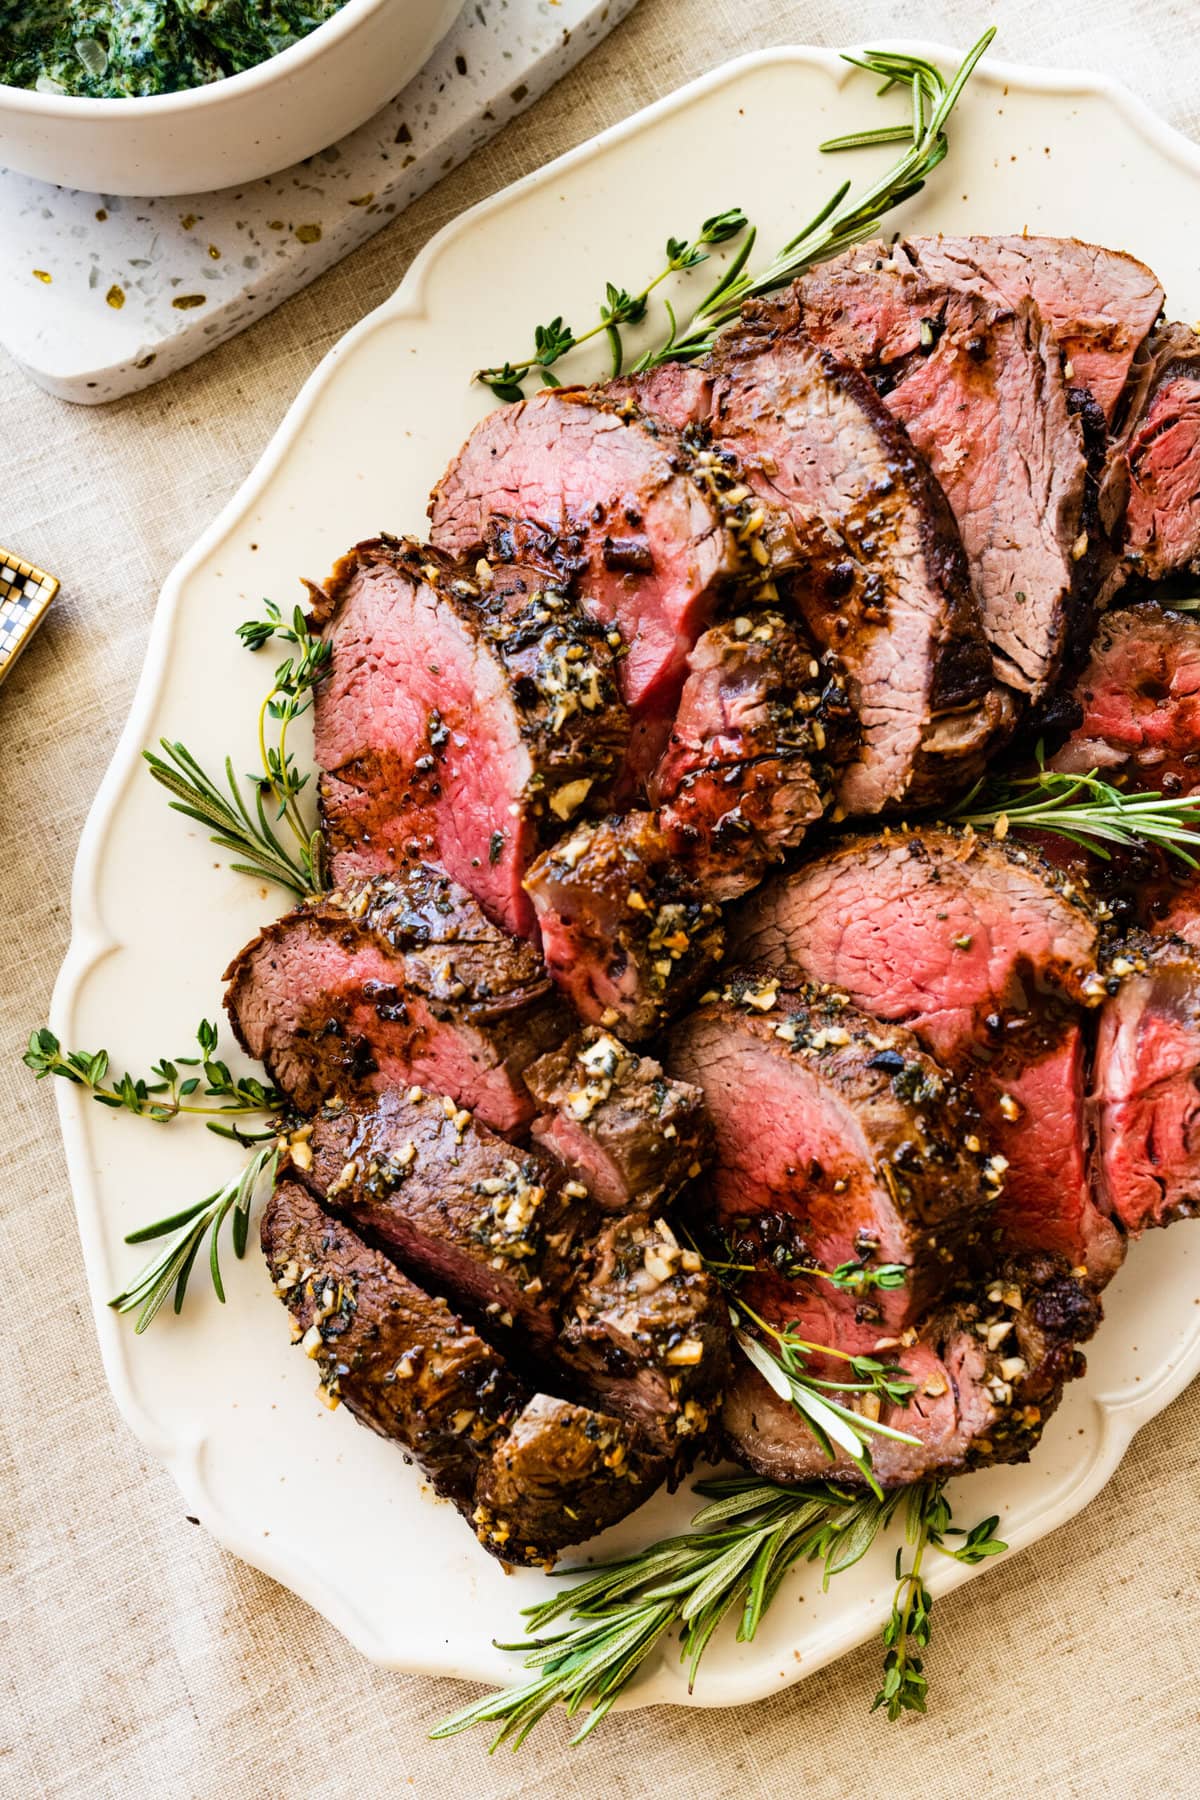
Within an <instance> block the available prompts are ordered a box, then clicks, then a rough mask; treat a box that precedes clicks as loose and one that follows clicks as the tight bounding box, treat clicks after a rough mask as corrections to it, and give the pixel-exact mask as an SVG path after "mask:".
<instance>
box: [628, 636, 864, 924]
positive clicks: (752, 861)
mask: <svg viewBox="0 0 1200 1800" xmlns="http://www.w3.org/2000/svg"><path fill="white" fill-rule="evenodd" d="M856 735H857V734H856V733H855V732H854V730H853V724H852V714H851V712H850V708H849V705H848V701H847V697H846V688H845V681H844V678H843V676H842V675H841V673H840V671H839V669H838V666H837V663H836V659H835V658H833V657H832V656H831V654H830V653H829V652H825V653H824V654H823V655H822V656H821V657H818V656H817V655H816V654H815V652H814V649H813V646H812V644H811V641H810V640H809V638H808V635H807V633H806V632H805V631H804V630H803V628H802V627H801V626H800V625H799V623H798V621H797V622H792V621H789V620H787V619H785V618H784V617H783V616H782V615H781V614H779V613H777V612H773V611H758V612H755V613H753V614H747V613H742V614H739V615H738V616H737V617H736V618H733V619H730V620H727V621H725V622H723V623H721V624H719V625H714V626H711V627H710V628H709V630H708V631H706V632H705V633H704V636H703V637H702V638H701V639H700V642H699V643H698V644H697V645H696V648H695V649H694V650H693V651H692V654H691V656H690V657H689V658H688V677H687V681H686V682H685V683H684V689H683V694H682V697H681V699H680V703H679V711H678V713H677V714H676V716H675V723H674V725H673V726H672V729H671V736H670V739H669V742H668V744H667V747H666V749H665V751H664V752H663V755H662V757H661V758H660V760H659V763H658V766H657V768H656V769H655V770H654V772H653V774H652V776H651V778H650V781H649V784H648V788H647V792H648V795H649V799H650V803H651V805H652V806H655V807H656V808H657V809H658V820H659V824H660V825H661V826H662V828H663V830H664V831H665V832H666V833H667V835H668V837H669V838H670V840H671V844H672V847H673V849H674V851H675V854H676V855H677V856H678V858H679V860H680V861H681V862H682V863H683V865H684V867H685V868H687V869H688V871H689V872H690V873H691V874H692V875H693V877H694V878H695V879H696V880H697V881H698V882H699V884H700V886H701V887H702V888H703V890H704V892H705V893H706V894H708V895H711V896H712V897H713V898H714V899H717V900H730V899H733V898H735V897H736V896H737V895H739V894H744V893H746V892H747V890H748V889H750V888H752V887H754V886H755V885H756V883H757V882H758V881H760V880H761V879H762V876H763V875H764V873H765V872H766V870H767V869H768V868H769V867H770V866H771V864H772V863H777V862H780V861H781V860H782V859H783V857H784V856H785V855H786V854H787V853H788V852H789V851H791V850H795V849H796V848H798V846H799V845H800V844H801V843H802V842H803V840H804V837H805V834H806V832H807V831H808V828H809V826H810V825H812V824H813V823H814V822H815V821H816V820H817V819H819V818H820V817H821V815H822V814H823V812H824V811H825V808H826V806H827V805H828V804H829V802H830V800H831V798H832V788H833V780H834V776H833V770H834V769H835V768H837V767H838V766H839V765H840V764H841V763H842V762H844V761H845V760H846V758H847V756H848V755H850V754H851V753H852V745H853V743H854V741H855V738H856Z"/></svg>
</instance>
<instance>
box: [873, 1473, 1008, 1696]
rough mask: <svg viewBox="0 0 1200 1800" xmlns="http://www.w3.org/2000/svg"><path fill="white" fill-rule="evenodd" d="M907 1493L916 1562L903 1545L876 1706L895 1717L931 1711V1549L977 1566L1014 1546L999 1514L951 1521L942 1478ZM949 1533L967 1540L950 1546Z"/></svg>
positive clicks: (909, 1537) (898, 1553) (909, 1530)
mask: <svg viewBox="0 0 1200 1800" xmlns="http://www.w3.org/2000/svg"><path fill="white" fill-rule="evenodd" d="M907 1494H908V1504H907V1508H906V1517H905V1537H906V1538H907V1540H908V1543H909V1544H910V1545H911V1546H912V1552H913V1554H912V1562H911V1565H910V1566H909V1568H907V1569H905V1567H904V1551H903V1547H901V1548H900V1549H898V1550H897V1551H896V1589H895V1593H894V1594H893V1596H892V1610H891V1615H890V1617H889V1618H888V1621H887V1623H886V1624H885V1626H884V1628H883V1642H884V1659H883V1682H882V1685H881V1686H880V1689H879V1692H878V1693H877V1694H876V1696H875V1699H874V1702H873V1704H872V1707H871V1711H872V1712H875V1711H877V1709H878V1708H879V1707H885V1708H886V1710H887V1716H888V1718H889V1719H893V1720H894V1719H898V1718H899V1717H900V1715H901V1714H902V1713H905V1712H920V1713H923V1712H924V1711H925V1710H926V1700H927V1696H928V1692H929V1680H928V1677H927V1676H926V1674H925V1669H924V1658H923V1656H922V1654H921V1653H922V1652H923V1651H924V1650H926V1649H928V1647H929V1639H930V1636H931V1633H932V1629H933V1596H932V1594H931V1593H930V1592H929V1588H928V1587H927V1585H926V1583H925V1580H924V1578H923V1576H922V1573H921V1566H922V1563H923V1561H924V1557H925V1552H926V1550H927V1549H930V1548H933V1549H935V1550H938V1551H940V1552H941V1554H942V1555H943V1556H949V1557H952V1558H953V1559H954V1561H955V1562H961V1563H966V1564H967V1565H968V1566H971V1565H974V1564H975V1563H979V1562H982V1561H983V1560H984V1559H985V1557H989V1556H999V1555H1000V1554H1001V1553H1002V1552H1003V1551H1004V1550H1007V1548H1008V1545H1007V1544H1005V1543H1003V1542H1002V1541H1001V1540H1000V1539H999V1538H998V1537H996V1536H995V1531H996V1527H997V1525H998V1524H999V1523H1000V1519H999V1516H998V1515H995V1514H994V1515H993V1516H992V1517H991V1518H990V1519H983V1520H981V1521H980V1523H979V1524H978V1525H975V1526H973V1527H972V1529H971V1530H970V1531H968V1532H960V1531H957V1530H956V1529H955V1528H954V1527H953V1526H952V1525H951V1523H950V1504H949V1502H948V1501H947V1499H946V1495H945V1489H944V1487H943V1485H942V1484H941V1483H940V1482H931V1481H918V1482H916V1483H914V1485H913V1486H912V1487H910V1488H909V1489H908V1490H907ZM948 1536H955V1537H961V1538H962V1539H963V1542H962V1543H961V1544H960V1545H958V1546H957V1547H951V1546H948V1545H947V1544H946V1542H945V1539H946V1538H947V1537H948Z"/></svg>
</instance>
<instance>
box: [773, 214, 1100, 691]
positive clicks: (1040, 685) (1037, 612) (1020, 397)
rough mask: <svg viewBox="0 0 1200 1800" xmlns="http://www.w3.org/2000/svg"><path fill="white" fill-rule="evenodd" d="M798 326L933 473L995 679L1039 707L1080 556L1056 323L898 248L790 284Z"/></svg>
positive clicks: (1082, 479)
mask: <svg viewBox="0 0 1200 1800" xmlns="http://www.w3.org/2000/svg"><path fill="white" fill-rule="evenodd" d="M797 295H798V299H799V303H800V305H801V308H802V311H803V317H804V322H805V324H806V326H807V327H808V329H809V331H810V332H811V333H812V335H813V337H814V338H815V339H816V341H817V342H818V343H823V344H828V345H829V346H830V348H832V349H834V350H836V351H837V352H838V353H839V354H840V355H842V356H845V357H847V358H848V359H849V360H850V361H851V362H853V363H854V364H855V365H856V366H857V367H858V368H861V369H863V370H864V372H865V373H866V374H867V375H869V376H870V377H871V379H872V381H873V382H874V384H875V386H876V388H877V389H878V390H879V391H880V393H881V394H882V395H883V396H884V398H885V399H886V401H887V404H888V406H889V408H890V409H891V411H892V412H893V413H894V414H895V416H896V417H897V418H898V419H899V420H900V421H901V423H902V424H903V425H904V427H905V429H906V430H907V432H908V435H909V437H910V438H911V439H912V441H913V443H914V444H915V445H916V447H917V449H918V450H919V451H920V452H921V453H922V455H923V456H925V457H926V458H927V460H928V462H929V466H930V468H931V469H932V471H933V473H934V475H935V476H936V477H937V479H938V481H939V482H940V483H941V486H942V488H943V490H944V492H945V495H946V498H947V500H948V501H949V502H950V506H951V508H952V509H953V512H954V516H955V519H956V520H957V522H958V528H959V531H960V532H961V534H962V541H963V547H964V549H965V550H966V553H967V561H968V563H969V565H970V570H971V576H972V580H973V582H974V585H975V590H976V593H977V595H978V597H979V601H980V604H981V607H982V612H983V627H984V631H985V632H986V634H987V638H988V642H989V644H990V645H991V649H992V655H993V659H994V663H995V671H996V677H997V679H998V680H1000V681H1002V682H1004V683H1005V684H1006V686H1008V687H1010V688H1012V689H1013V690H1014V691H1015V692H1016V693H1017V694H1018V695H1021V696H1023V697H1025V698H1027V699H1029V700H1031V701H1033V702H1038V701H1040V700H1041V699H1042V697H1043V695H1044V694H1045V693H1046V692H1047V690H1048V688H1049V687H1050V685H1051V684H1052V683H1053V682H1054V680H1055V679H1056V677H1057V675H1058V672H1059V669H1060V668H1061V666H1062V660H1063V653H1064V650H1065V648H1066V644H1067V640H1068V635H1069V632H1070V629H1071V626H1072V623H1073V618H1074V615H1075V614H1076V613H1078V612H1083V611H1086V608H1087V605H1088V603H1089V602H1090V599H1091V594H1090V592H1088V593H1084V592H1082V591H1081V590H1080V588H1079V586H1078V584H1077V579H1076V578H1077V572H1078V571H1079V570H1080V568H1081V565H1082V562H1083V558H1084V554H1085V552H1086V550H1087V547H1088V545H1087V531H1086V527H1085V521H1084V501H1085V492H1086V484H1087V463H1086V460H1085V457H1084V450H1083V436H1082V430H1081V427H1080V424H1079V422H1078V420H1077V419H1076V418H1075V417H1074V416H1073V415H1072V413H1071V411H1070V408H1069V405H1068V399H1067V387H1066V383H1065V381H1064V379H1063V372H1062V359H1061V357H1060V355H1059V349H1058V343H1057V340H1056V339H1055V337H1054V334H1053V331H1052V330H1051V327H1050V325H1049V324H1048V323H1047V322H1045V321H1044V320H1043V318H1042V316H1041V314H1040V313H1039V311H1038V309H1037V306H1036V305H1035V304H1034V302H1033V301H1032V300H1030V299H1022V300H1019V301H1017V302H1016V304H1015V305H1012V306H1010V305H1008V304H1006V303H1005V302H1002V301H1001V302H999V303H996V302H994V301H991V300H988V299H985V298H983V297H982V296H981V295H980V294H978V293H975V292H971V291H970V290H968V289H965V288H963V287H961V286H959V285H955V284H953V283H949V284H948V283H943V282H939V281H937V280H935V279H931V278H930V277H929V276H928V275H927V274H926V272H925V271H924V269H923V268H922V266H921V264H920V262H919V261H917V260H916V258H915V256H914V253H913V250H912V249H911V248H910V246H909V245H908V244H906V243H904V242H903V241H898V242H896V243H895V244H893V245H891V246H890V248H886V249H885V247H884V246H883V245H881V244H873V245H871V244H869V245H865V246H863V247H861V248H859V249H856V250H850V251H848V252H846V253H845V254H844V255H843V256H841V257H839V258H838V259H837V260H836V261H835V262H832V263H826V264H823V265H821V266H820V267H818V268H817V269H815V270H813V271H812V272H811V273H810V274H809V275H807V276H805V278H804V279H803V280H802V281H800V282H799V283H797Z"/></svg>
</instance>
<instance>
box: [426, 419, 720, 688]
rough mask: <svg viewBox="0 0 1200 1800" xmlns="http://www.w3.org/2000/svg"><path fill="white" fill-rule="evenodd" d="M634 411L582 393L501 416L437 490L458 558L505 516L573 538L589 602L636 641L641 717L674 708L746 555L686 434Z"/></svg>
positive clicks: (439, 516) (567, 540)
mask: <svg viewBox="0 0 1200 1800" xmlns="http://www.w3.org/2000/svg"><path fill="white" fill-rule="evenodd" d="M627 414H628V409H621V408H617V407H611V408H610V407H609V406H607V405H606V404H604V403H603V402H602V401H601V400H599V399H598V398H597V397H595V396H593V395H592V394H591V393H590V392H589V391H585V390H578V389H568V390H557V391H550V390H547V391H546V392H544V393H541V394H538V395H536V396H535V397H533V398H531V399H529V400H522V401H519V402H517V403H516V404H515V405H512V406H506V407H501V408H499V409H497V410H496V411H495V412H492V413H489V414H488V416H487V417H486V418H485V419H483V420H482V421H481V423H480V424H479V425H477V426H476V427H475V430H474V431H473V432H472V434H471V436H470V437H469V438H468V439H467V442H466V443H465V444H464V446H463V448H462V450H460V452H459V454H458V456H457V457H456V458H455V459H454V461H453V462H452V463H451V465H450V467H449V469H448V470H447V471H446V474H445V475H444V476H443V478H442V480H441V481H440V482H439V484H438V486H437V488H436V489H435V490H434V495H433V499H432V501H431V504H430V518H431V520H432V528H431V536H432V538H433V541H434V543H435V544H438V545H441V546H442V547H443V548H445V549H448V550H451V551H453V552H455V553H458V554H466V555H473V554H475V552H476V551H477V550H478V549H479V548H482V547H483V546H485V545H486V544H487V542H488V538H489V531H490V530H491V528H492V527H493V525H494V524H495V523H496V522H503V521H506V520H516V521H526V520H528V521H531V522H533V523H534V524H536V525H538V526H541V527H544V528H545V530H546V531H547V532H548V533H549V534H550V535H551V536H552V537H554V538H557V539H558V540H559V541H560V542H561V543H564V544H569V547H570V548H569V554H570V556H571V557H572V559H573V561H574V562H575V564H576V565H577V566H579V565H581V570H580V574H579V581H578V592H579V594H580V597H581V599H582V601H583V604H584V605H585V606H586V607H587V608H588V609H589V610H590V611H592V612H593V613H594V614H595V616H596V617H598V618H599V619H601V620H603V621H604V623H605V624H615V625H616V626H617V628H618V629H619V631H620V633H621V636H622V639H623V640H624V643H625V645H626V646H627V648H628V655H627V657H626V658H625V660H624V662H623V664H622V667H621V680H622V693H623V695H624V698H625V700H626V702H627V704H628V706H629V707H630V710H631V711H632V712H633V714H634V716H635V719H640V718H642V717H645V716H652V717H661V716H663V715H664V714H665V715H669V713H670V711H671V710H672V709H673V707H674V704H675V701H676V699H677V697H678V694H679V689H680V686H681V685H682V681H683V673H684V665H685V662H686V659H687V655H688V652H689V650H690V649H691V648H692V645H693V644H694V643H695V641H696V639H697V638H698V637H699V635H700V633H701V631H702V630H703V629H704V627H705V625H706V624H707V623H708V621H709V618H710V617H711V615H712V612H713V609H714V607H715V605H716V602H717V597H718V591H719V586H720V583H721V581H722V579H723V578H724V577H725V576H726V575H728V574H729V573H731V571H732V570H733V569H734V568H735V567H736V564H737V556H736V553H735V550H734V546H733V544H732V541H731V540H730V538H729V536H728V534H727V533H726V531H725V528H724V526H723V524H722V521H721V515H720V513H719V511H718V509H717V508H716V507H715V506H714V504H713V503H712V502H711V501H710V500H709V499H708V498H706V496H705V495H704V493H703V492H702V491H701V489H700V487H699V486H698V485H697V484H696V483H695V482H694V481H693V480H692V479H691V477H690V475H689V474H688V472H687V469H686V466H681V463H682V459H681V456H680V451H679V445H678V442H677V440H676V439H675V438H674V435H673V434H672V433H670V432H669V431H660V430H659V429H658V428H657V427H656V426H655V425H654V424H653V422H651V423H649V424H647V422H645V421H643V420H641V419H640V418H638V417H630V416H627Z"/></svg>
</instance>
